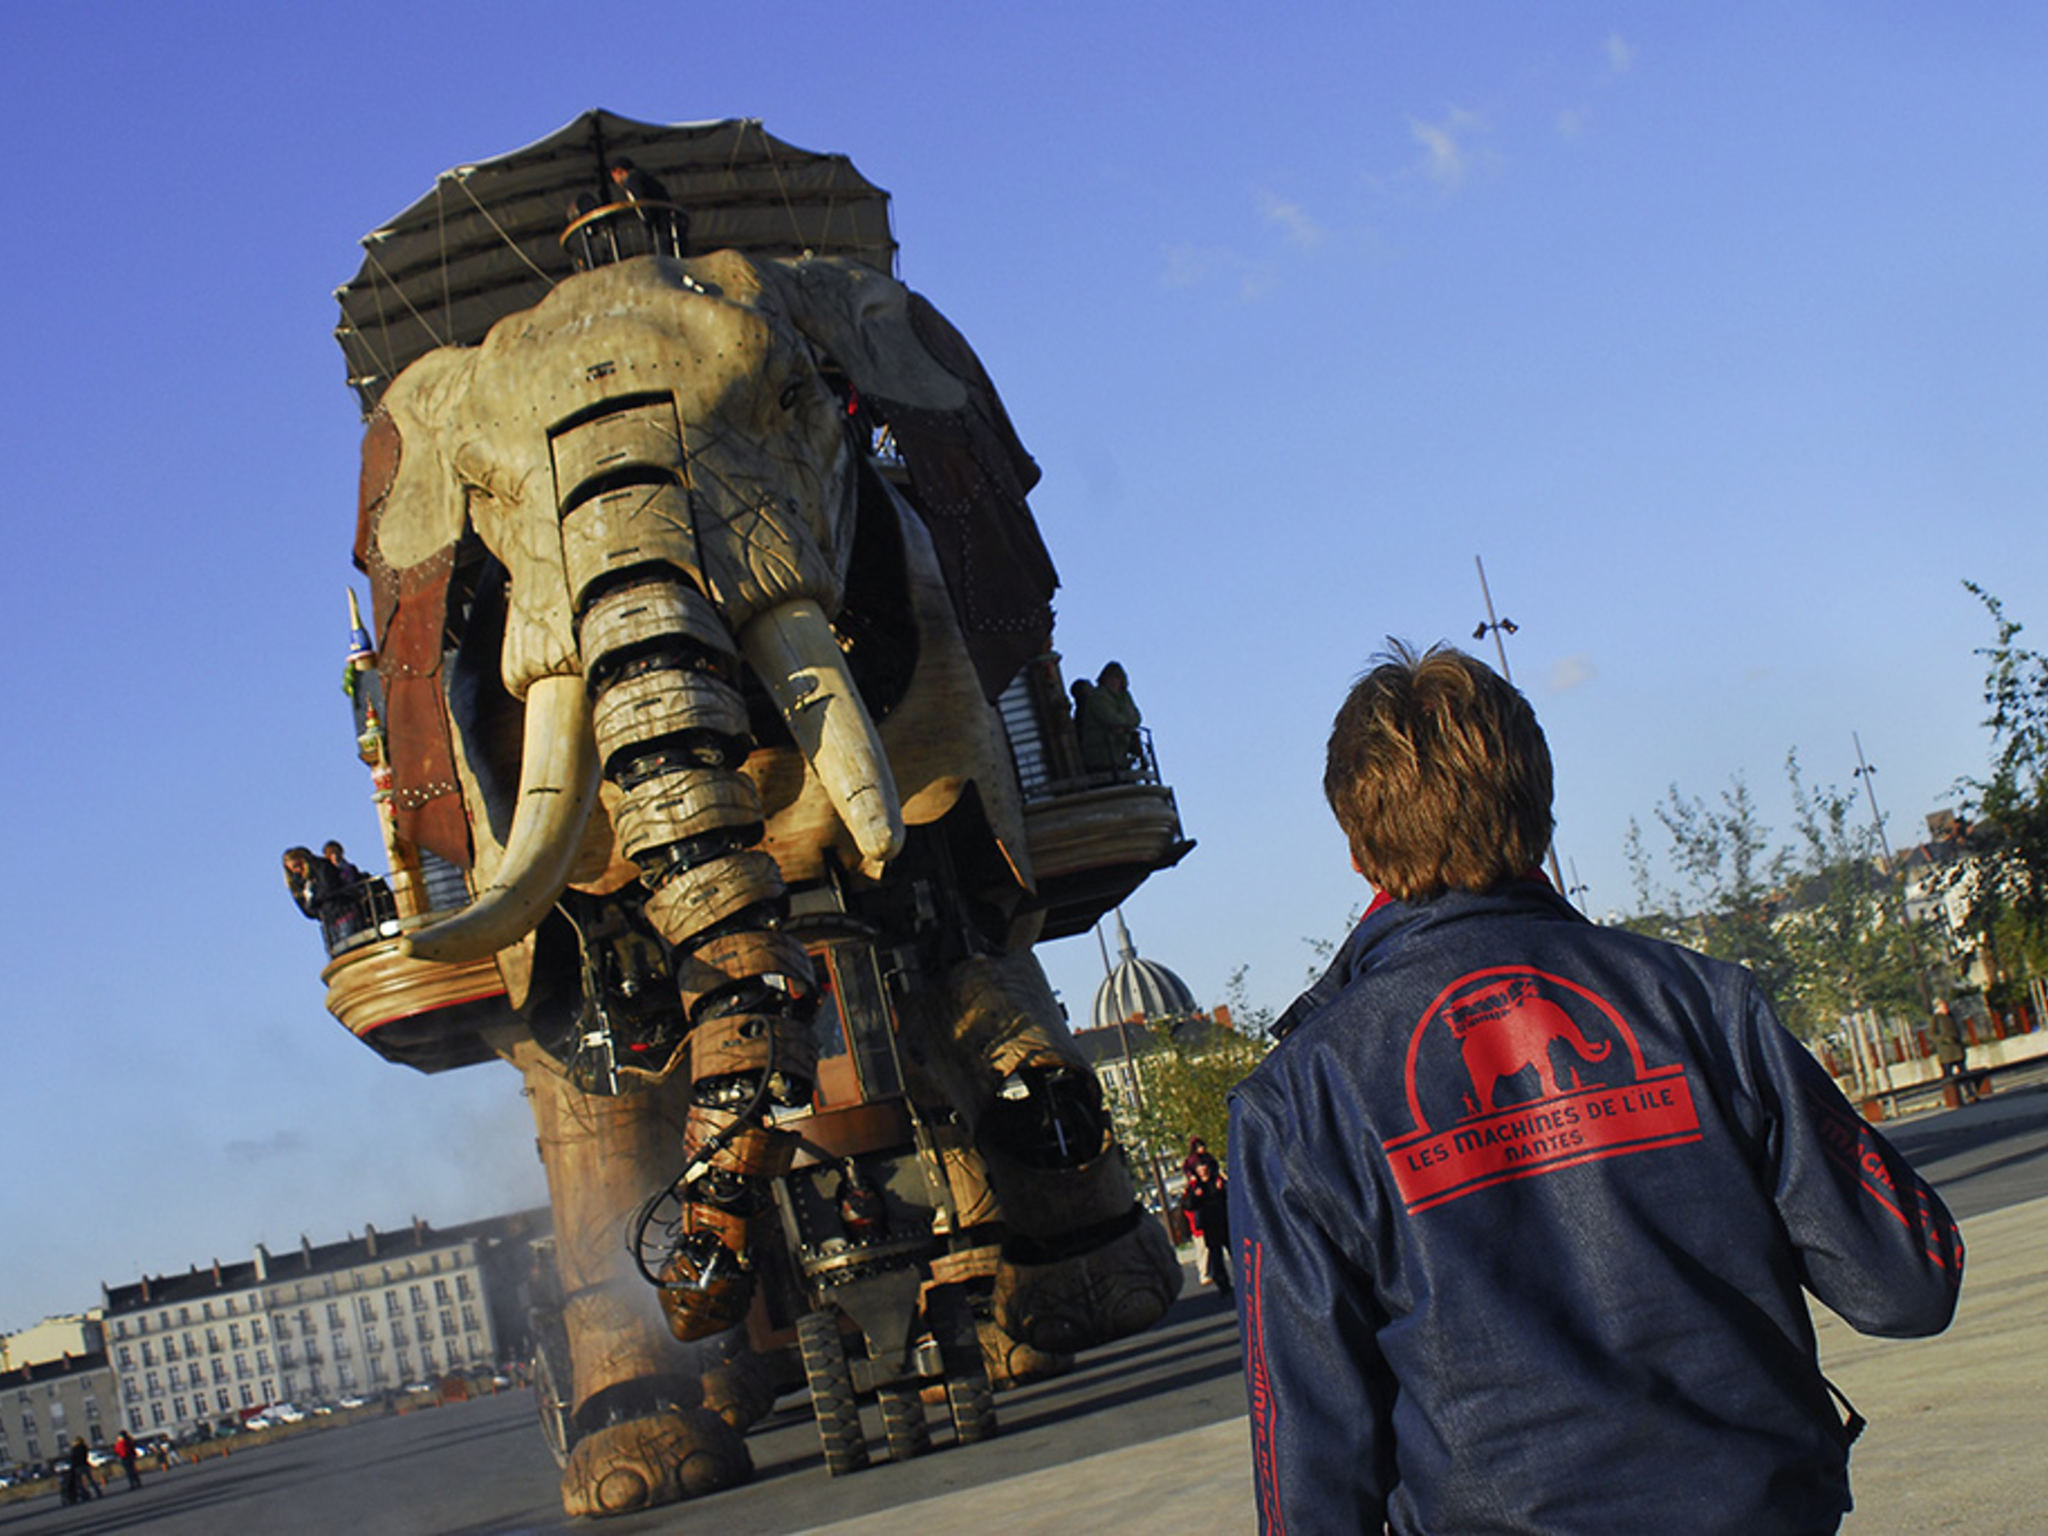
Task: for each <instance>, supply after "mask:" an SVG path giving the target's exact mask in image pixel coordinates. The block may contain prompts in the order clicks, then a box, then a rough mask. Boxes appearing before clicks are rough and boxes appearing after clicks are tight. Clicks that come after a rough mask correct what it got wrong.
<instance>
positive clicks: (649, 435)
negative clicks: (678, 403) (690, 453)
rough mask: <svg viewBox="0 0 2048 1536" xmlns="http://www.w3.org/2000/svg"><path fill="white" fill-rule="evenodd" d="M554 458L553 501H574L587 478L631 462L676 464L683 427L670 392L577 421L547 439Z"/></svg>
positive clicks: (613, 471)
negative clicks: (680, 424)
mask: <svg viewBox="0 0 2048 1536" xmlns="http://www.w3.org/2000/svg"><path fill="white" fill-rule="evenodd" d="M549 446H550V447H551V448H552V450H553V452H554V460H555V504H556V505H557V506H564V507H567V506H574V505H575V504H576V502H577V501H578V500H579V499H581V498H580V497H579V496H578V494H577V493H578V492H579V491H580V490H581V489H582V487H583V486H584V485H585V484H586V483H587V482H589V481H591V480H597V479H601V478H603V477H604V476H607V475H616V474H617V473H618V472H619V471H620V470H622V469H626V468H628V467H631V466H634V465H654V466H657V467H660V468H675V467H677V466H679V465H681V463H682V462H683V433H682V428H681V427H680V426H678V425H677V423H676V407H675V397H674V396H673V395H669V394H662V395H660V396H658V397H656V398H653V399H643V400H641V401H640V402H638V403H637V404H628V403H625V402H620V403H619V405H618V407H617V408H616V409H614V410H611V411H608V412H606V413H605V414H604V415H602V416H598V417H594V418H592V419H590V420H587V421H581V422H578V423H577V424H576V425H575V426H573V427H569V428H567V429H566V430H564V431H560V432H556V433H554V434H553V436H552V437H551V438H550V439H549Z"/></svg>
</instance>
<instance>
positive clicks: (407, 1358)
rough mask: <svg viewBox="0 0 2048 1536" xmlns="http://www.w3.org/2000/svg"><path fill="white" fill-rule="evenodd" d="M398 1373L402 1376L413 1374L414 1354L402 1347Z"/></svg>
mask: <svg viewBox="0 0 2048 1536" xmlns="http://www.w3.org/2000/svg"><path fill="white" fill-rule="evenodd" d="M398 1374H399V1375H401V1376H410V1375H411V1374H412V1356H411V1355H409V1354H407V1353H406V1352H405V1351H404V1350H402V1349H401V1350H400V1351H399V1352H398Z"/></svg>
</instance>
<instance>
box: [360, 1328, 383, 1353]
mask: <svg viewBox="0 0 2048 1536" xmlns="http://www.w3.org/2000/svg"><path fill="white" fill-rule="evenodd" d="M383 1347H384V1341H383V1340H382V1339H380V1338H378V1337H377V1330H376V1329H374V1328H365V1329H364V1330H363V1348H365V1349H367V1350H368V1351H369V1352H370V1353H371V1354H373V1355H374V1354H376V1353H377V1351H378V1350H380V1349H382V1348H383Z"/></svg>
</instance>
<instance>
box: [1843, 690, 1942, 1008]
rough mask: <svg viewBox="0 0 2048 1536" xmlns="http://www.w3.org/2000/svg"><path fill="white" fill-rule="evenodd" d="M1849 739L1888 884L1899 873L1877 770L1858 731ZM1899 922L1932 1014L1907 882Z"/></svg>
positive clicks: (1923, 1001) (1924, 1002)
mask: <svg viewBox="0 0 2048 1536" xmlns="http://www.w3.org/2000/svg"><path fill="white" fill-rule="evenodd" d="M1849 740H1850V741H1852V742H1854V743H1855V744H1856V777H1857V778H1859V779H1861V780H1862V781H1863V795H1864V798H1865V799H1866V800H1868V801H1869V802H1870V824H1871V826H1872V827H1874V828H1875V829H1876V830H1877V846H1878V851H1879V852H1881V853H1882V854H1883V855H1884V866H1883V868H1884V877H1885V882H1886V884H1887V885H1889V884H1890V883H1891V879H1892V876H1893V874H1894V873H1895V871H1894V870H1893V867H1892V841H1891V839H1890V838H1889V837H1887V836H1886V835H1885V830H1884V815H1883V813H1882V812H1880V811H1879V810H1878V808H1877V784H1876V779H1877V769H1875V768H1874V767H1872V766H1871V765H1870V764H1869V763H1868V762H1866V761H1864V757H1863V738H1862V736H1861V735H1859V734H1858V733H1857V732H1855V731H1851V732H1850V733H1849ZM1898 895H1899V921H1900V923H1902V924H1903V925H1904V926H1905V929H1906V947H1907V948H1908V949H1910V950H1911V951H1912V953H1913V979H1914V980H1915V981H1916V982H1918V983H1919V984H1920V1006H1921V1007H1922V1008H1923V1009H1925V1010H1926V1011H1927V1012H1928V1013H1929V1014H1932V1013H1933V1012H1934V987H1933V985H1932V984H1931V983H1930V982H1929V981H1928V979H1927V961H1926V958H1925V957H1924V956H1923V955H1922V954H1921V953H1920V935H1919V934H1918V933H1916V932H1915V931H1914V929H1913V914H1912V913H1910V912H1908V911H1907V910H1906V893H1905V887H1904V885H1903V883H1902V884H1901V885H1900V888H1899V893H1898Z"/></svg>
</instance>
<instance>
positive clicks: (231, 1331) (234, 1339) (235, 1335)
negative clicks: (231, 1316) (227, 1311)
mask: <svg viewBox="0 0 2048 1536" xmlns="http://www.w3.org/2000/svg"><path fill="white" fill-rule="evenodd" d="M241 1347H242V1325H241V1324H240V1323H229V1324H228V1348H230V1349H240V1348H241Z"/></svg>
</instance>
